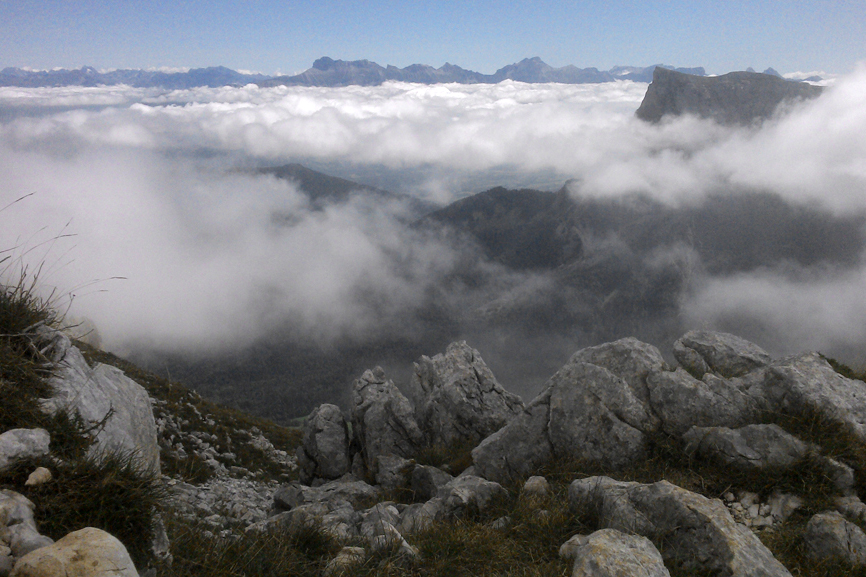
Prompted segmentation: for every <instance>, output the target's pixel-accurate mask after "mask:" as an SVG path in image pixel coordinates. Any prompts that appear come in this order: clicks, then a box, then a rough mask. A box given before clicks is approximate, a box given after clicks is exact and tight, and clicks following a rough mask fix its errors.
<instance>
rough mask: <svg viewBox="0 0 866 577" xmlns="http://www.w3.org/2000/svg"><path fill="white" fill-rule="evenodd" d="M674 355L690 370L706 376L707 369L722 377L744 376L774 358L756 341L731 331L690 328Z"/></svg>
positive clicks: (677, 345) (678, 343)
mask: <svg viewBox="0 0 866 577" xmlns="http://www.w3.org/2000/svg"><path fill="white" fill-rule="evenodd" d="M674 358H676V359H677V361H678V362H679V363H680V364H681V365H683V366H684V367H685V368H686V369H687V370H689V372H691V373H692V374H695V375H700V376H703V374H704V373H705V372H707V369H709V370H711V371H713V372H715V373H717V374H719V375H720V376H722V377H728V378H730V377H741V376H743V375H745V374H746V373H749V372H751V371H753V370H755V369H759V368H761V367H765V366H767V365H769V364H770V363H771V362H772V360H773V359H772V358H771V357H770V355H769V353H767V351H765V350H764V349H762V348H761V347H759V346H758V345H756V344H754V343H750V342H749V341H747V340H745V339H741V338H740V337H738V336H735V335H731V334H728V333H719V332H714V331H689V332H687V333H686V334H685V335H683V336H682V337H680V338H679V339H678V340H677V341H676V342H675V343H674Z"/></svg>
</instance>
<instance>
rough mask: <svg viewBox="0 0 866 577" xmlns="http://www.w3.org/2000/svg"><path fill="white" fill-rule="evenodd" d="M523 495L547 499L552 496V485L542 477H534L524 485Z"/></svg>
mask: <svg viewBox="0 0 866 577" xmlns="http://www.w3.org/2000/svg"><path fill="white" fill-rule="evenodd" d="M523 494H524V495H526V496H527V497H532V498H536V499H540V498H542V497H546V496H547V495H548V494H550V483H548V482H547V479H545V478H544V477H542V476H541V475H533V476H532V477H530V478H528V479H527V480H526V483H524V484H523Z"/></svg>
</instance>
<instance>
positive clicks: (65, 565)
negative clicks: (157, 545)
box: [10, 527, 138, 577]
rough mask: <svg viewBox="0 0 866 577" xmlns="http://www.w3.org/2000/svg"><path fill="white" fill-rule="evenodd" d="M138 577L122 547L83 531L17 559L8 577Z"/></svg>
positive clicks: (93, 531)
mask: <svg viewBox="0 0 866 577" xmlns="http://www.w3.org/2000/svg"><path fill="white" fill-rule="evenodd" d="M58 575H63V576H65V577H109V576H110V577H138V571H136V569H135V565H133V563H132V559H130V557H129V553H127V551H126V547H124V546H123V543H121V542H120V541H118V540H117V539H115V538H114V537H112V536H111V535H109V534H108V533H106V532H105V531H102V530H100V529H94V528H92V527H87V528H85V529H81V530H80V531H75V532H73V533H70V534H68V535H67V536H66V537H64V538H63V539H60V540H59V541H57V542H56V543H54V544H53V545H49V546H47V547H42V548H40V549H37V550H36V551H33V552H31V553H28V554H27V555H25V556H24V557H23V558H21V559H19V560H18V562H17V563H16V564H15V568H14V569H13V570H12V574H11V576H10V577H57V576H58Z"/></svg>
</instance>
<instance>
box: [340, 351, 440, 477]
mask: <svg viewBox="0 0 866 577" xmlns="http://www.w3.org/2000/svg"><path fill="white" fill-rule="evenodd" d="M352 427H353V434H354V435H355V437H356V438H357V439H358V442H359V444H360V447H361V454H362V455H363V459H364V464H365V467H366V469H367V470H368V471H371V470H372V468H373V465H374V463H375V462H376V457H378V456H379V455H388V454H392V455H398V456H400V457H404V458H407V459H411V458H412V457H414V456H415V453H416V452H417V450H418V449H419V448H420V447H422V446H423V445H424V435H423V433H422V432H421V429H420V428H419V427H418V423H417V421H416V420H415V412H414V410H413V408H412V405H411V404H410V403H409V400H408V399H407V398H406V397H405V396H403V394H402V393H401V392H400V390H399V389H398V388H397V387H396V386H395V385H394V383H393V382H391V381H390V380H387V379H385V373H384V371H382V369H381V368H379V367H376V369H374V370H372V371H366V372H365V373H364V374H363V375H362V376H361V378H360V379H358V380H356V381H355V383H354V385H353V388H352Z"/></svg>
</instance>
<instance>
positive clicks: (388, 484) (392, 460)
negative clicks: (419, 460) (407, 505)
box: [374, 455, 415, 490]
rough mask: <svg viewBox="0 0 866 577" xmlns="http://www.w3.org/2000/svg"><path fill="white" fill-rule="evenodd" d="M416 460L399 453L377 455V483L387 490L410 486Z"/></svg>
mask: <svg viewBox="0 0 866 577" xmlns="http://www.w3.org/2000/svg"><path fill="white" fill-rule="evenodd" d="M414 467H415V462H414V461H412V460H411V459H404V458H403V457H398V456H397V455H379V456H378V457H376V464H375V467H374V469H375V476H376V484H377V485H379V486H380V487H382V488H383V489H385V490H394V489H400V488H403V487H408V486H409V485H410V483H411V479H412V469H413V468H414Z"/></svg>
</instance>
